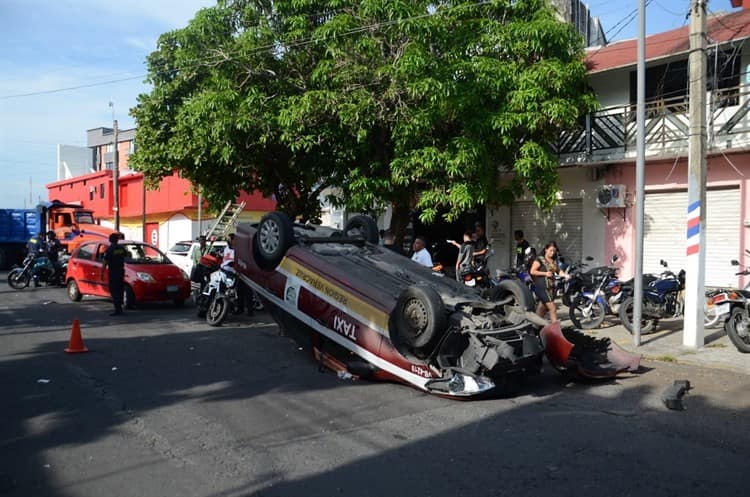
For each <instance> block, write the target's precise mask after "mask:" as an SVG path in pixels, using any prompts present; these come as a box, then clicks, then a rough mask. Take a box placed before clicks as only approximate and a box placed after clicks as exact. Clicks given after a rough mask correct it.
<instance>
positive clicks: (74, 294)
mask: <svg viewBox="0 0 750 497" xmlns="http://www.w3.org/2000/svg"><path fill="white" fill-rule="evenodd" d="M68 298H69V299H70V300H72V301H73V302H80V301H81V299H82V298H83V294H82V293H81V290H80V289H79V288H78V283H76V280H70V281H68Z"/></svg>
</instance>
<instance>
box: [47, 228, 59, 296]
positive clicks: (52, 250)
mask: <svg viewBox="0 0 750 497" xmlns="http://www.w3.org/2000/svg"><path fill="white" fill-rule="evenodd" d="M61 250H62V245H61V244H60V240H58V239H57V235H56V234H55V232H54V231H52V230H49V231H48V232H47V259H49V262H50V264H52V268H53V269H54V271H53V273H52V281H53V282H54V284H57V281H58V278H59V273H60V251H61Z"/></svg>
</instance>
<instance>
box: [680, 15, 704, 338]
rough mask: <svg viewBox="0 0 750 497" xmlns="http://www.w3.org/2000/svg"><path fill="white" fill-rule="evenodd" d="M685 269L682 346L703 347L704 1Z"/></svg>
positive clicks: (693, 54) (696, 48) (695, 62)
mask: <svg viewBox="0 0 750 497" xmlns="http://www.w3.org/2000/svg"><path fill="white" fill-rule="evenodd" d="M688 64H689V70H688V75H689V82H690V99H689V105H690V114H689V118H690V137H689V141H688V205H687V268H686V272H687V274H686V280H685V320H684V328H685V331H684V332H683V335H682V344H683V345H685V346H686V347H691V348H694V349H697V348H700V347H703V344H704V340H705V337H704V329H703V318H704V315H703V314H704V308H703V306H704V305H705V300H706V292H705V279H706V0H692V1H691V4H690V58H689V59H688Z"/></svg>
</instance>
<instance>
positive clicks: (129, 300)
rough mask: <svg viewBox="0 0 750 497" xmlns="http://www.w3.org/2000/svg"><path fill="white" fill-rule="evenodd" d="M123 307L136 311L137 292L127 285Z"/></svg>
mask: <svg viewBox="0 0 750 497" xmlns="http://www.w3.org/2000/svg"><path fill="white" fill-rule="evenodd" d="M122 305H123V306H124V307H125V309H135V292H133V289H132V288H130V287H129V286H127V285H125V290H124V291H123V295H122Z"/></svg>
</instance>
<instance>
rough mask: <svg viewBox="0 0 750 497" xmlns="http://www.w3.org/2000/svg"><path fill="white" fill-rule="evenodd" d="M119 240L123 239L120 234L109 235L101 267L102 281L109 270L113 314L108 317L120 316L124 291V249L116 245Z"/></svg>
mask: <svg viewBox="0 0 750 497" xmlns="http://www.w3.org/2000/svg"><path fill="white" fill-rule="evenodd" d="M121 238H124V236H123V235H122V233H112V234H111V235H109V247H107V250H106V251H105V252H104V264H103V265H102V274H101V278H102V279H104V270H105V269H107V268H109V294H110V295H111V296H112V303H113V304H114V306H115V312H113V313H112V314H110V316H119V315H121V314H122V295H123V292H124V291H125V247H123V246H122V245H120V244H119V243H118V242H119V241H120V239H121Z"/></svg>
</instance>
